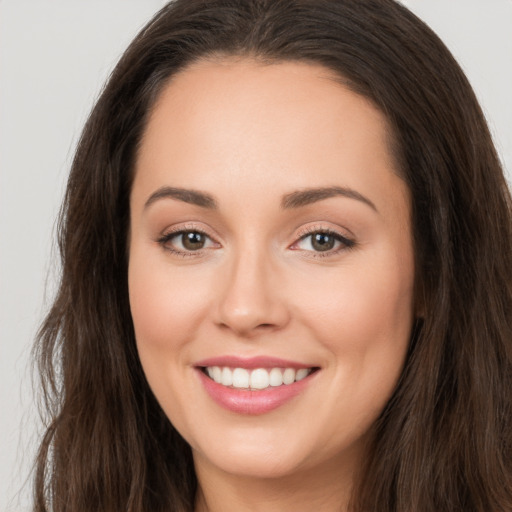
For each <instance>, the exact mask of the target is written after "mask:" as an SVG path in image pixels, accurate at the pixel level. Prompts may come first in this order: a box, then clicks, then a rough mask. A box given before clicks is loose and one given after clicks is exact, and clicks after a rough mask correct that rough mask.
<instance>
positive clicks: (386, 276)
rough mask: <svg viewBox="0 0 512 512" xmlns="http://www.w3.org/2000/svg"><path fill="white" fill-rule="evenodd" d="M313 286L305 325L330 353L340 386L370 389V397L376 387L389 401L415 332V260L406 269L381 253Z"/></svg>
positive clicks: (353, 388) (305, 304) (308, 300)
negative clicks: (342, 384)
mask: <svg viewBox="0 0 512 512" xmlns="http://www.w3.org/2000/svg"><path fill="white" fill-rule="evenodd" d="M384 256H385V257H384ZM317 277H318V276H317ZM313 284H314V286H313ZM309 285H310V286H308V289H309V290H311V291H310V292H308V294H307V297H305V298H307V300H304V301H303V311H304V318H305V324H306V325H308V327H309V329H310V330H311V331H313V332H314V335H315V337H316V338H317V339H318V340H319V341H320V342H321V343H322V345H324V347H325V348H327V350H328V351H329V352H330V353H331V354H332V361H333V365H334V366H336V371H337V377H338V379H339V382H338V383H341V381H343V382H344V386H345V389H346V386H350V388H351V389H352V390H353V391H354V393H356V394H358V393H359V392H361V393H362V391H363V390H366V392H368V394H369V395H368V396H374V395H375V390H376V389H377V388H378V389H379V390H380V391H382V399H383V400H385V399H387V394H389V393H390V392H391V391H392V389H393V388H394V385H395V383H396V380H397V379H398V377H399V375H400V373H401V370H402V366H403V362H404V359H405V354H406V352H407V347H408V344H409V339H410V333H411V329H412V323H413V295H414V290H413V264H412V261H411V262H408V263H407V264H405V265H404V264H403V262H402V261H401V260H400V259H399V258H395V257H393V254H387V255H379V257H372V258H371V262H370V261H368V262H364V261H361V260H358V264H357V265H354V266H351V265H349V264H347V266H346V267H345V268H343V269H335V270H333V272H332V273H331V274H330V275H328V276H325V277H323V278H322V279H321V280H318V279H317V280H316V282H315V283H313V282H311V283H309ZM296 296H298V292H297V293H296ZM360 399H363V395H361V396H360Z"/></svg>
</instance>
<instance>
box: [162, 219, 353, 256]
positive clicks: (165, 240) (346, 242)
mask: <svg viewBox="0 0 512 512" xmlns="http://www.w3.org/2000/svg"><path fill="white" fill-rule="evenodd" d="M186 233H197V234H200V235H202V236H204V237H206V238H208V239H210V240H213V239H212V237H210V236H209V235H208V234H207V233H206V232H205V231H203V230H201V229H197V228H195V227H192V226H191V227H186V228H184V229H183V228H181V229H176V230H173V231H170V232H168V233H165V234H164V235H162V236H161V237H160V238H158V239H157V242H158V243H159V244H160V245H161V246H162V247H163V248H164V249H165V250H166V251H169V252H171V253H173V254H175V255H177V256H180V257H182V258H190V257H197V256H200V255H201V254H202V252H203V251H204V250H205V249H198V250H197V251H182V250H179V249H174V248H173V247H172V246H171V245H169V242H170V241H171V240H172V239H173V238H175V237H178V236H180V235H184V234H186ZM316 234H322V235H327V236H331V237H333V238H334V239H335V240H336V241H337V242H339V243H340V247H338V248H337V249H335V250H332V249H331V250H327V251H308V250H304V249H303V251H304V252H310V253H312V254H311V257H314V258H326V257H329V256H334V255H337V254H339V253H340V252H343V251H347V250H350V249H353V248H354V247H355V246H356V242H355V241H354V240H352V239H350V238H347V237H346V236H343V235H341V234H340V233H338V232H337V231H334V230H332V229H326V228H321V227H312V228H308V229H306V230H304V231H303V232H302V233H300V234H299V235H298V236H299V238H298V240H297V241H296V242H294V243H293V244H292V247H293V245H296V244H298V243H299V242H301V241H303V240H305V239H306V238H308V237H310V236H313V235H316ZM215 243H217V242H215ZM294 250H300V249H294Z"/></svg>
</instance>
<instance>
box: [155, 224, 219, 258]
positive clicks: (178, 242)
mask: <svg viewBox="0 0 512 512" xmlns="http://www.w3.org/2000/svg"><path fill="white" fill-rule="evenodd" d="M158 243H159V244H160V245H161V246H162V247H163V248H164V249H167V250H169V251H171V252H173V253H176V254H181V255H183V256H186V255H187V254H188V255H190V254H191V253H194V252H199V251H201V250H202V249H210V248H214V247H218V244H217V243H216V242H214V241H213V240H212V239H211V238H210V237H209V236H208V235H207V234H206V233H203V232H201V231H193V230H189V231H175V232H174V233H169V234H167V235H164V236H162V237H161V238H160V239H159V240H158Z"/></svg>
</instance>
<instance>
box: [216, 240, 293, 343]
mask: <svg viewBox="0 0 512 512" xmlns="http://www.w3.org/2000/svg"><path fill="white" fill-rule="evenodd" d="M275 266H276V263H275V261H274V260H273V258H272V255H271V253H270V251H269V250H265V248H264V246H262V244H261V245H258V244H256V243H254V240H253V242H252V243H247V244H245V245H242V246H241V247H239V248H238V249H237V250H234V251H233V254H232V255H231V258H230V259H229V263H228V264H227V268H226V272H225V274H224V275H222V276H221V280H222V293H221V294H220V299H219V318H218V320H219V323H220V324H222V325H224V326H226V327H229V328H230V329H231V330H233V331H235V332H236V333H237V334H239V335H250V334H251V333H253V332H254V331H255V330H258V329H259V330H261V329H266V330H268V329H272V328H273V329H277V328H280V327H282V326H283V325H284V324H285V323H286V321H287V311H286V304H285V301H284V300H283V297H282V296H281V294H280V292H279V290H278V286H279V280H278V279H275V277H276V268H275Z"/></svg>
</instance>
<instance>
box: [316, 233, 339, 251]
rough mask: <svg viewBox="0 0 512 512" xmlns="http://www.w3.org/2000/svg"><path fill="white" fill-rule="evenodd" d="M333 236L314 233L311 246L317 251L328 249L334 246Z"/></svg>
mask: <svg viewBox="0 0 512 512" xmlns="http://www.w3.org/2000/svg"><path fill="white" fill-rule="evenodd" d="M334 242H335V240H334V238H333V237H332V236H331V235H327V234H325V233H316V234H315V235H314V236H313V243H312V245H313V247H314V248H315V250H317V251H328V250H329V249H332V248H333V247H334Z"/></svg>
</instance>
